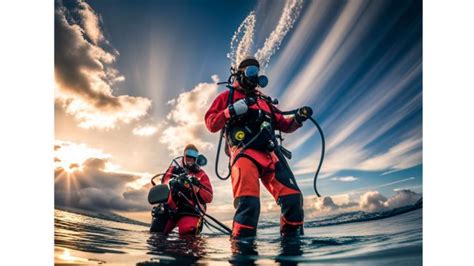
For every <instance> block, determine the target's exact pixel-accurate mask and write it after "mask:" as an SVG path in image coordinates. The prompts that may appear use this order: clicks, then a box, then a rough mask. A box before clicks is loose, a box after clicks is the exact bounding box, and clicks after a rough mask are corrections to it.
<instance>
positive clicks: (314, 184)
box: [280, 109, 326, 197]
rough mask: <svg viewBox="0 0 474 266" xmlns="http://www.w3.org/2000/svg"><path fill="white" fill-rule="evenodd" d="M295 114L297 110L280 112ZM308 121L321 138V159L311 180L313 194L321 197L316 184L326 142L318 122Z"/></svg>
mask: <svg viewBox="0 0 474 266" xmlns="http://www.w3.org/2000/svg"><path fill="white" fill-rule="evenodd" d="M296 112H298V109H296V110H292V111H288V112H280V113H281V114H282V115H290V114H292V115H294V114H295V113H296ZM308 119H309V120H310V121H311V122H313V125H314V126H315V127H316V128H317V129H318V132H319V135H320V136H321V159H320V160H319V164H318V168H317V169H316V173H315V174H314V179H313V188H314V192H315V193H316V195H317V196H318V197H321V195H320V194H319V192H318V188H317V186H316V182H317V180H318V174H319V171H320V170H321V166H322V164H323V161H324V153H325V150H326V141H325V139H324V133H323V130H322V129H321V126H319V124H318V122H316V120H314V118H312V117H308Z"/></svg>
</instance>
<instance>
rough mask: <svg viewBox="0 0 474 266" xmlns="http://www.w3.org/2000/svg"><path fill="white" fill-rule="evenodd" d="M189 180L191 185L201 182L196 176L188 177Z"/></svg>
mask: <svg viewBox="0 0 474 266" xmlns="http://www.w3.org/2000/svg"><path fill="white" fill-rule="evenodd" d="M189 181H190V182H191V184H193V185H196V186H199V185H201V182H200V181H199V180H198V179H197V177H195V176H191V177H189Z"/></svg>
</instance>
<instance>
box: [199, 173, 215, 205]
mask: <svg viewBox="0 0 474 266" xmlns="http://www.w3.org/2000/svg"><path fill="white" fill-rule="evenodd" d="M199 182H200V183H201V185H202V186H203V187H202V188H201V189H199V192H198V195H199V197H200V198H201V200H202V201H203V203H211V201H212V198H213V191H212V185H211V181H210V180H209V177H208V176H207V174H206V173H203V174H202V176H201V178H200V179H199Z"/></svg>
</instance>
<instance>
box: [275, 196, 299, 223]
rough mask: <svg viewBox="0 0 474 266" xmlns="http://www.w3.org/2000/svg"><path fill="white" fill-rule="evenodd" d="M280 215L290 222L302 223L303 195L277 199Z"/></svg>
mask: <svg viewBox="0 0 474 266" xmlns="http://www.w3.org/2000/svg"><path fill="white" fill-rule="evenodd" d="M278 204H279V205H280V207H281V214H282V215H283V216H284V217H285V219H286V220H288V221H291V222H302V221H303V219H304V211H303V195H301V194H292V195H286V196H281V197H280V198H278Z"/></svg>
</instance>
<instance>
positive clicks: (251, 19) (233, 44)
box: [227, 11, 256, 66]
mask: <svg viewBox="0 0 474 266" xmlns="http://www.w3.org/2000/svg"><path fill="white" fill-rule="evenodd" d="M255 22H256V17H255V11H252V12H250V14H249V15H248V16H247V17H246V18H245V19H244V21H242V23H241V24H240V26H239V27H238V28H237V30H236V31H235V32H234V35H233V36H232V39H231V41H230V52H229V53H228V54H227V58H229V59H230V60H231V64H232V66H237V64H238V62H240V61H242V60H243V59H244V58H245V57H248V56H250V55H251V49H252V44H253V39H254V33H255Z"/></svg>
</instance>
